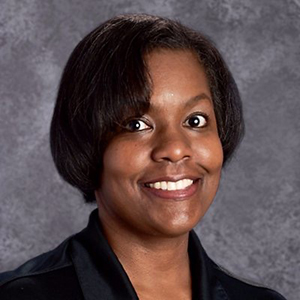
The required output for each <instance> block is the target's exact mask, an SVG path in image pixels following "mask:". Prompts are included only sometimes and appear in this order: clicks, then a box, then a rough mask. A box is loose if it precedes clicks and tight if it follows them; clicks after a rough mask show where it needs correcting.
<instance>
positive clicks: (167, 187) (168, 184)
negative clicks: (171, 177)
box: [145, 179, 194, 191]
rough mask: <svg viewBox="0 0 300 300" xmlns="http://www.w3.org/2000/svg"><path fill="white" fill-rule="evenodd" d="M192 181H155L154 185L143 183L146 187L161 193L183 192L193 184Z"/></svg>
mask: <svg viewBox="0 0 300 300" xmlns="http://www.w3.org/2000/svg"><path fill="white" fill-rule="evenodd" d="M193 182H194V181H193V180H192V179H181V180H178V181H175V182H174V181H157V182H154V183H145V186H146V187H149V188H152V189H156V190H163V191H178V190H184V189H186V188H187V187H189V186H191V185H192V184H193Z"/></svg>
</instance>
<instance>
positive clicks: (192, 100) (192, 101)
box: [184, 93, 212, 108]
mask: <svg viewBox="0 0 300 300" xmlns="http://www.w3.org/2000/svg"><path fill="white" fill-rule="evenodd" d="M203 99H206V100H209V101H212V100H211V98H210V97H209V96H208V95H207V94H205V93H201V94H200V95H197V96H194V97H192V98H190V99H188V100H187V101H186V103H185V105H184V107H185V108H188V107H190V106H192V105H194V104H195V102H199V101H200V100H203Z"/></svg>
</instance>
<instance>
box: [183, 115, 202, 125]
mask: <svg viewBox="0 0 300 300" xmlns="http://www.w3.org/2000/svg"><path fill="white" fill-rule="evenodd" d="M185 124H186V125H188V126H189V127H193V128H201V127H204V126H205V125H206V124H207V117H206V116H203V115H200V114H198V115H193V116H191V117H189V118H188V119H187V120H186V121H185Z"/></svg>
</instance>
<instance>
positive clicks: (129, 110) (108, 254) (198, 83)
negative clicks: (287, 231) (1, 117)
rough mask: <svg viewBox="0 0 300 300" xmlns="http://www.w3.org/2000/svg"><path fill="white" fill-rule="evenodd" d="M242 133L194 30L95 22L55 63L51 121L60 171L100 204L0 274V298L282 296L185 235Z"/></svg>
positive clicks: (159, 22) (220, 73)
mask: <svg viewBox="0 0 300 300" xmlns="http://www.w3.org/2000/svg"><path fill="white" fill-rule="evenodd" d="M243 129H244V125H243V118H242V110H241V102H240V98H239V94H238V90H237V88H236V85H235V82H234V80H233V78H232V76H231V74H230V72H229V70H228V68H227V66H226V64H225V63H224V61H223V59H222V58H221V56H220V54H219V52H218V51H217V49H216V48H215V47H214V46H213V45H212V43H211V42H210V41H209V40H207V39H206V38H205V37H204V36H202V35H201V34H200V33H198V32H195V31H193V30H191V29H188V28H186V27H184V26H182V25H181V24H179V23H177V22H174V21H171V20H168V19H164V18H160V17H155V16H148V15H127V16H118V17H115V18H113V19H111V20H109V21H107V22H106V23H104V24H102V25H100V26H99V27H98V28H96V29H95V30H94V31H93V32H91V33H90V34H89V35H88V36H87V37H85V38H84V39H83V40H82V41H81V42H80V43H79V45H78V46H77V47H76V48H75V50H74V51H73V53H72V55H71V57H70V59H69V61H68V63H67V65H66V67H65V70H64V74H63V76H62V80H61V84H60V88H59V92H58V97H57V102H56V106H55V110H54V115H53V119H52V124H51V150H52V154H53V158H54V162H55V164H56V166H57V169H58V171H59V173H60V174H61V176H62V177H63V178H64V179H65V180H66V181H67V182H68V183H70V184H71V185H73V186H75V187H76V188H78V189H79V190H80V191H81V192H82V194H83V196H84V198H85V200H86V201H87V202H93V201H96V203H97V206H98V210H95V211H94V212H93V213H92V214H91V217H90V221H89V224H88V226H87V228H86V229H84V230H83V231H82V232H80V233H78V234H76V235H74V236H72V237H70V238H69V239H67V240H66V241H64V242H63V243H62V244H61V245H60V246H58V247H57V248H56V249H54V250H53V251H51V252H48V253H45V254H43V255H41V256H39V257H37V258H34V259H33V260H31V261H29V262H27V263H26V264H24V265H23V266H21V267H20V268H19V269H17V270H15V271H12V272H7V273H4V274H2V275H1V277H0V280H1V288H0V299H89V300H90V299H216V300H221V299H223V300H224V299H231V300H233V299H246V300H247V299H284V298H283V297H282V296H281V295H279V294H278V293H276V292H275V291H272V290H270V289H267V288H264V287H259V286H255V285H251V284H249V283H246V282H243V281H241V280H239V279H237V278H235V277H233V276H231V275H229V274H228V273H227V272H226V271H224V270H223V269H221V268H220V267H219V266H217V265H216V264H215V263H214V262H213V261H212V260H211V259H210V258H209V257H208V256H207V254H206V253H205V251H204V249H203V248H202V246H201V244H200V242H199V240H198V238H197V236H196V234H195V233H194V231H193V227H194V226H195V225H196V224H197V223H198V222H199V220H201V218H202V217H203V215H204V214H205V212H206V211H207V209H208V208H209V206H210V204H211V203H212V201H213V198H214V196H215V194H216V192H217V188H218V184H219V180H220V175H221V170H222V167H223V166H224V165H225V164H226V162H228V160H229V159H230V157H231V156H232V154H233V152H234V150H235V149H236V147H237V145H238V143H239V141H240V139H241V137H242V135H243Z"/></svg>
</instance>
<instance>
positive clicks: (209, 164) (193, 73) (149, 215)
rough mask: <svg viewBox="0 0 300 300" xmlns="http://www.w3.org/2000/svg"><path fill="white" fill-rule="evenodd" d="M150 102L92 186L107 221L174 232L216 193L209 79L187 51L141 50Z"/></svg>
mask: <svg viewBox="0 0 300 300" xmlns="http://www.w3.org/2000/svg"><path fill="white" fill-rule="evenodd" d="M146 61H147V65H148V68H149V72H150V76H151V79H152V83H153V93H152V96H151V100H150V108H149V110H148V112H147V113H146V114H145V115H143V116H142V117H139V118H135V117H134V116H133V118H132V119H130V120H128V122H127V123H126V124H124V126H125V129H124V130H123V131H122V132H121V133H120V134H118V135H116V136H115V137H114V138H113V139H112V140H111V141H110V143H109V144H108V146H107V148H106V150H105V152H104V156H103V173H102V176H101V178H102V179H101V182H100V188H99V189H98V190H97V191H96V198H97V204H98V207H99V216H100V219H101V221H102V223H103V225H104V226H109V227H110V228H114V229H115V230H121V231H124V230H126V231H127V232H134V233H135V234H141V235H145V234H146V235H152V236H153V235H155V236H168V237H170V236H179V235H182V234H186V233H187V232H188V231H190V230H191V229H192V228H193V227H194V226H195V225H196V224H197V222H198V221H199V220H200V219H201V218H202V217H203V215H204V214H205V212H206V211H207V209H208V207H209V206H210V204H211V203H212V201H213V198H214V196H215V194H216V191H217V188H218V184H219V179H220V174H221V168H222V163H223V151H222V146H221V142H220V139H219V136H218V130H217V124H216V118H215V114H214V108H213V103H212V100H211V93H210V89H209V85H208V81H207V78H206V75H205V72H204V69H203V67H202V66H201V65H200V64H199V61H198V60H197V58H196V56H195V55H194V54H193V53H191V52H188V51H182V50H177V51H172V50H155V51H154V52H152V53H150V54H149V55H148V56H147V57H146Z"/></svg>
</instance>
